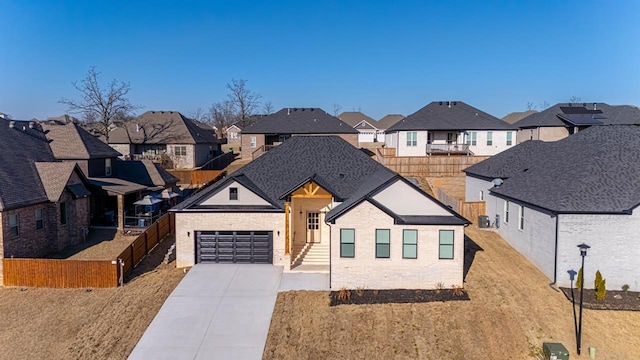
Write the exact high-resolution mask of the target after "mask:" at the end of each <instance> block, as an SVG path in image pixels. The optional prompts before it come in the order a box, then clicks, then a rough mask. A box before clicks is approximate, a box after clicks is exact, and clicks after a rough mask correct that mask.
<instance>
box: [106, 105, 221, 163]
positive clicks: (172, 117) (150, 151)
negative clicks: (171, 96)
mask: <svg viewBox="0 0 640 360" xmlns="http://www.w3.org/2000/svg"><path fill="white" fill-rule="evenodd" d="M109 145H110V146H111V147H113V148H114V149H116V150H117V151H118V152H120V153H121V154H122V157H123V158H124V159H131V160H141V159H150V160H153V161H155V162H160V163H162V165H163V166H164V167H165V168H168V169H191V168H196V167H198V166H201V165H203V164H204V163H206V162H207V161H209V160H211V159H212V158H214V157H215V156H217V155H220V154H221V150H220V141H219V140H218V139H217V138H216V137H215V135H214V133H213V132H212V131H210V130H209V129H207V128H205V127H204V126H202V125H198V124H197V123H196V122H194V121H193V120H191V119H188V118H186V117H185V116H183V115H182V114H180V113H179V112H177V111H147V112H145V113H144V114H142V115H140V116H138V117H137V118H135V119H133V120H131V121H128V122H125V123H122V124H121V125H120V126H117V127H115V128H114V129H113V130H112V131H111V132H110V133H109Z"/></svg>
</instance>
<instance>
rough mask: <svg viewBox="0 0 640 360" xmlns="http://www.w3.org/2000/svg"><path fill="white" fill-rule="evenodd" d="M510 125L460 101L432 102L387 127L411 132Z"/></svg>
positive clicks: (507, 127)
mask: <svg viewBox="0 0 640 360" xmlns="http://www.w3.org/2000/svg"><path fill="white" fill-rule="evenodd" d="M511 129H515V128H514V127H513V126H512V125H510V124H507V123H506V122H504V121H502V120H500V119H498V118H496V117H494V116H492V115H489V114H487V113H485V112H483V111H481V110H478V109H476V108H474V107H473V106H469V105H467V104H465V103H463V102H462V101H434V102H432V103H430V104H429V105H427V106H425V107H423V108H422V109H420V110H418V111H416V112H415V113H413V114H411V115H409V116H407V117H406V118H405V119H403V120H400V121H398V122H397V123H395V124H394V125H393V126H391V127H389V128H388V129H387V131H386V132H394V131H411V130H511Z"/></svg>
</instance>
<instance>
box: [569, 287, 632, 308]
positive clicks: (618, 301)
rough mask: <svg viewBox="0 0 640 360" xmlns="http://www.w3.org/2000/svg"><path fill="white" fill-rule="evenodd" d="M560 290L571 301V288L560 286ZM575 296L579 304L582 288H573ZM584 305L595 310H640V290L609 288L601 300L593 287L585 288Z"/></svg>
mask: <svg viewBox="0 0 640 360" xmlns="http://www.w3.org/2000/svg"><path fill="white" fill-rule="evenodd" d="M560 290H562V292H563V293H564V296H566V298H567V299H568V300H569V301H571V288H560ZM573 296H575V302H576V305H578V304H579V303H580V289H573ZM582 306H583V307H584V308H585V309H593V310H626V311H640V292H637V291H626V292H625V291H619V290H618V291H616V290H607V296H606V297H605V299H604V300H602V301H599V300H597V299H596V294H595V291H594V290H593V289H584V294H583V297H582Z"/></svg>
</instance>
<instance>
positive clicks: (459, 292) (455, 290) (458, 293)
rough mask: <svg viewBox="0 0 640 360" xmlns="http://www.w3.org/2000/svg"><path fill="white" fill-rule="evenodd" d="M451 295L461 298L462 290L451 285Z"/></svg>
mask: <svg viewBox="0 0 640 360" xmlns="http://www.w3.org/2000/svg"><path fill="white" fill-rule="evenodd" d="M453 295H455V296H457V297H461V296H463V295H464V289H463V288H462V287H460V286H456V285H453Z"/></svg>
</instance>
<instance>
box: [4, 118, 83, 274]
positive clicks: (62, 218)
mask: <svg viewBox="0 0 640 360" xmlns="http://www.w3.org/2000/svg"><path fill="white" fill-rule="evenodd" d="M0 157H1V159H2V166H0V283H2V281H1V277H2V263H1V259H2V258H5V257H39V256H44V255H47V254H49V253H53V252H57V251H59V250H62V249H63V248H64V247H66V246H68V245H73V244H78V243H80V242H82V241H83V239H84V236H85V235H86V231H87V229H88V228H89V195H90V192H89V190H88V181H87V179H86V178H85V177H84V174H83V173H82V170H81V169H80V167H79V166H78V165H76V164H75V163H70V162H62V161H59V160H57V159H56V158H55V156H54V155H53V152H52V151H51V147H50V146H49V140H48V139H47V138H46V137H45V135H44V132H43V131H42V129H41V128H40V126H39V124H37V123H36V122H33V121H31V122H26V121H8V120H0Z"/></svg>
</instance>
